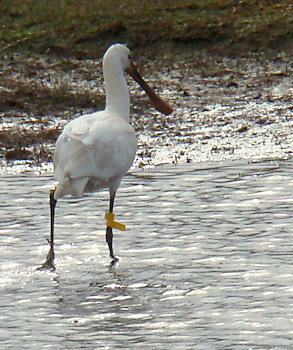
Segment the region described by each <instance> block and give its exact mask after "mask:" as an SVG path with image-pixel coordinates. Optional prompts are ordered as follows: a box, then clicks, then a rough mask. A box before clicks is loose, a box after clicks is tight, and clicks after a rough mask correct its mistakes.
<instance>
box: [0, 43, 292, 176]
mask: <svg viewBox="0 0 293 350" xmlns="http://www.w3.org/2000/svg"><path fill="white" fill-rule="evenodd" d="M134 61H135V62H137V64H138V66H139V70H140V71H141V73H142V75H143V76H144V77H145V78H146V80H147V81H149V82H150V84H151V85H153V86H155V88H156V90H157V92H158V93H159V94H160V95H161V96H162V97H163V98H164V99H165V100H167V101H168V102H170V103H171V104H172V105H173V107H174V113H173V114H172V115H170V116H167V117H166V116H162V115H160V114H159V113H157V112H156V111H155V110H154V109H153V108H152V106H151V105H150V103H149V101H148V100H147V98H146V97H145V96H144V94H143V93H142V92H141V91H140V90H139V88H138V86H136V85H135V84H134V83H133V82H132V81H130V80H129V86H130V90H131V117H132V118H131V119H132V124H133V126H134V128H135V129H136V132H137V136H138V140H139V150H138V154H137V158H136V161H135V166H136V167H145V166H154V165H158V164H170V163H178V162H179V163H183V162H205V161H225V160H234V159H235V160H236V159H247V160H253V161H255V160H263V159H270V158H272V159H287V158H290V157H291V156H292V152H293V137H292V126H293V121H292V120H293V118H292V116H293V103H292V96H293V86H292V70H293V69H292V57H291V56H290V54H286V53H281V52H279V53H278V52H271V53H270V54H269V55H268V54H266V55H264V54H252V53H251V54H247V55H246V56H245V57H236V58H235V57H234V58H231V57H226V56H223V55H217V54H214V53H211V52H209V51H208V50H201V51H195V50H192V49H189V50H185V51H184V52H183V51H182V50H178V51H177V52H174V51H171V50H169V51H166V52H165V54H164V55H159V54H157V55H154V57H153V58H152V59H151V57H144V56H142V55H141V51H139V50H138V51H136V52H134ZM0 71H1V75H0V118H1V124H0V143H1V152H0V157H1V163H2V169H6V168H7V167H8V168H11V167H14V166H15V165H16V164H22V166H23V168H24V169H30V168H31V167H36V166H44V165H46V164H50V163H51V160H52V154H53V151H54V143H55V140H56V138H57V137H58V135H59V133H60V132H61V130H62V128H63V126H64V125H65V124H66V123H67V122H68V121H69V120H71V119H73V118H76V117H78V116H79V115H81V114H85V113H91V112H93V111H96V110H99V109H102V108H103V104H104V86H103V79H102V69H101V60H100V59H99V60H92V59H87V60H77V59H73V58H60V57H57V56H52V55H36V56H33V57H28V56H27V55H22V54H10V55H7V56H6V57H5V58H2V59H1V61H0ZM2 171H4V170H2Z"/></svg>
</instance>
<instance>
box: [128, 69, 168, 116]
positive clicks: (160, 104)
mask: <svg viewBox="0 0 293 350" xmlns="http://www.w3.org/2000/svg"><path fill="white" fill-rule="evenodd" d="M125 71H126V73H128V74H129V75H130V76H131V77H132V78H133V79H134V80H135V81H136V82H137V83H138V84H139V85H140V86H141V88H142V89H144V91H145V92H146V93H147V95H148V97H149V98H150V100H151V101H152V104H153V106H154V107H155V108H156V110H157V111H159V112H161V113H163V114H165V115H168V114H171V113H172V112H173V109H172V107H171V106H170V105H169V104H168V103H166V102H164V101H163V100H162V99H161V98H160V97H159V96H158V95H157V94H156V93H155V92H154V90H153V89H152V88H151V87H150V86H149V85H148V84H147V83H146V82H145V81H144V80H143V78H142V76H141V75H140V74H139V73H138V71H137V69H136V68H135V66H134V64H133V63H131V65H130V66H128V67H127V68H126V69H125Z"/></svg>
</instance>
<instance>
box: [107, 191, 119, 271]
mask: <svg viewBox="0 0 293 350" xmlns="http://www.w3.org/2000/svg"><path fill="white" fill-rule="evenodd" d="M114 199H115V192H110V204H109V213H113V209H114ZM106 241H107V243H108V247H109V252H110V257H111V258H112V259H113V261H112V263H111V264H112V265H113V264H114V263H115V262H116V261H118V259H117V258H116V257H115V255H114V252H113V229H112V227H109V226H107V228H106Z"/></svg>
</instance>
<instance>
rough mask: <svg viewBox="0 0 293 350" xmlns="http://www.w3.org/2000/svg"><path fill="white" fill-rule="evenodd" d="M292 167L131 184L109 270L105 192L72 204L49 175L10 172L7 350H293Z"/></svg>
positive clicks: (3, 275)
mask: <svg viewBox="0 0 293 350" xmlns="http://www.w3.org/2000/svg"><path fill="white" fill-rule="evenodd" d="M292 165H293V162H292V161H284V162H280V163H277V162H265V163H257V164H248V163H239V162H234V163H233V162H232V163H224V164H222V165H220V164H216V163H211V164H208V163H206V164H201V165H194V164H186V165H177V166H175V165H173V166H162V167H156V168H155V169H153V170H145V171H141V170H135V171H134V172H132V173H131V174H129V175H128V176H126V178H125V179H124V181H123V183H122V185H121V188H120V190H119V193H118V195H117V200H116V215H117V216H116V218H117V220H118V221H121V222H122V223H125V224H126V225H127V231H125V232H117V231H116V232H115V237H114V249H115V252H116V254H117V255H118V256H119V257H120V263H119V265H118V266H116V267H115V268H113V269H111V268H110V267H109V263H110V260H109V257H108V250H107V246H106V243H105V241H104V230H105V227H104V218H103V216H104V212H105V211H106V210H107V207H108V193H107V192H106V191H103V192H100V193H97V194H94V195H88V196H86V197H84V198H82V199H62V200H60V201H59V202H58V204H57V212H56V271H55V272H39V271H36V270H35V268H36V267H37V266H38V265H39V264H40V263H41V262H42V261H43V260H44V258H45V256H46V253H47V251H48V244H47V243H46V238H47V237H48V229H49V217H48V214H49V211H48V198H47V191H48V188H49V186H50V185H51V184H52V183H53V178H52V174H42V175H36V174H33V173H31V172H29V173H24V174H22V175H17V176H16V175H15V176H12V175H6V176H1V188H0V193H1V199H2V200H1V204H0V207H1V224H0V240H1V246H0V256H1V258H0V269H1V270H0V288H1V293H0V306H1V309H0V348H1V349H130V348H137V349H278V350H279V349H291V348H292V346H293V275H292V272H293V263H292V252H293V244H292V233H293V217H292V201H293V176H292V175H293V168H292Z"/></svg>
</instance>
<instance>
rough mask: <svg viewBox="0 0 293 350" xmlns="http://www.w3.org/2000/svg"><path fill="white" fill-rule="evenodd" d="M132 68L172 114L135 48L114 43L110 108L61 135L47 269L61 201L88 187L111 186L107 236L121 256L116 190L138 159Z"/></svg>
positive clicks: (107, 59) (107, 70)
mask: <svg viewBox="0 0 293 350" xmlns="http://www.w3.org/2000/svg"><path fill="white" fill-rule="evenodd" d="M124 71H126V72H127V73H129V74H130V75H131V76H132V77H133V78H134V79H135V80H136V81H137V82H138V83H139V84H140V86H141V87H142V88H143V89H144V90H145V91H146V93H147V94H148V96H149V97H150V99H151V101H152V103H153V105H154V107H155V108H156V109H158V110H159V111H161V112H162V113H165V114H169V113H171V112H172V108H171V107H170V106H169V105H168V104H166V103H165V102H163V101H162V100H161V99H160V97H159V96H158V95H156V94H155V93H154V91H153V90H152V89H151V88H150V87H149V86H148V85H147V84H146V83H145V81H144V80H143V79H142V77H141V76H140V74H139V73H138V72H137V70H136V68H135V67H134V65H133V64H132V63H131V61H130V51H129V49H128V48H127V47H126V46H124V45H121V44H116V45H112V46H111V47H110V48H109V49H108V50H107V52H106V53H105V55H104V58H103V74H104V78H105V88H106V108H105V110H104V111H100V112H96V113H92V114H86V115H83V116H81V117H79V118H76V119H74V120H72V121H71V122H70V123H68V124H67V125H66V126H65V127H64V130H63V132H62V134H61V135H60V136H59V138H58V140H57V143H56V149H55V154H54V158H53V162H54V169H55V178H56V179H57V180H58V184H57V185H56V187H55V188H54V189H52V190H51V191H50V208H51V240H50V246H51V247H50V251H49V253H48V255H47V259H46V261H45V262H44V264H43V265H42V266H41V268H50V269H52V268H54V264H53V263H54V217H55V206H56V203H57V200H58V199H59V198H61V197H63V196H65V195H67V194H70V195H72V196H75V197H80V196H82V195H83V193H84V192H93V191H97V190H99V189H100V188H105V187H106V188H108V189H109V192H110V205H109V212H108V213H107V214H106V218H107V223H106V226H107V228H106V240H107V242H108V246H109V251H110V256H111V257H112V258H113V261H117V260H118V259H117V258H115V256H114V253H113V248H112V237H113V233H112V228H120V229H124V225H122V224H119V223H117V222H115V221H114V214H113V207H114V199H115V194H116V191H117V189H118V187H119V185H120V182H121V180H122V178H123V176H124V175H125V174H126V172H127V171H128V170H129V168H130V167H131V165H132V163H133V160H134V158H135V153H136V149H137V141H136V136H135V132H134V129H133V127H132V126H131V125H130V124H129V93H128V88H127V84H126V80H125V77H124Z"/></svg>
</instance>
